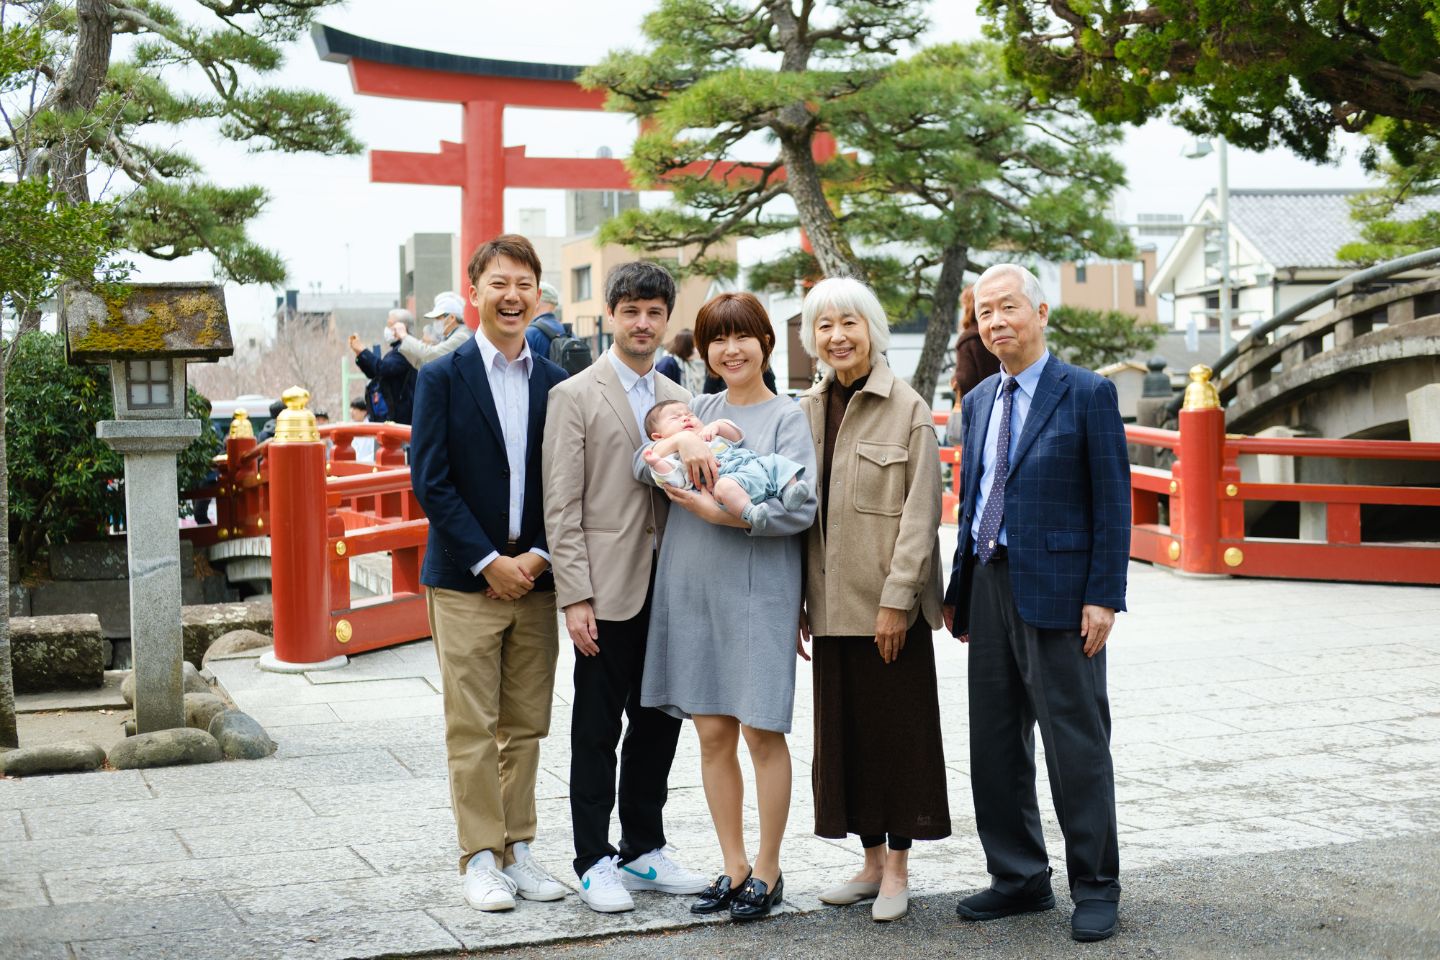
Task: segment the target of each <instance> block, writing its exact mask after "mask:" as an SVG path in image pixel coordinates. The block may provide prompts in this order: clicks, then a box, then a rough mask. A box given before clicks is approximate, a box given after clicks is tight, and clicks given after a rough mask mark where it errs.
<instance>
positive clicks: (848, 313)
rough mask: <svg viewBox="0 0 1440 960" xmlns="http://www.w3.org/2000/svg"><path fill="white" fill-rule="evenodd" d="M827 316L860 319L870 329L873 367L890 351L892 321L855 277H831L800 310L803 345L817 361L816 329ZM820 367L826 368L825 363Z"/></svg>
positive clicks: (875, 298) (814, 289)
mask: <svg viewBox="0 0 1440 960" xmlns="http://www.w3.org/2000/svg"><path fill="white" fill-rule="evenodd" d="M826 314H831V315H834V316H835V317H837V318H839V317H858V318H859V319H861V320H864V321H865V325H866V326H867V327H869V328H870V363H871V365H872V366H873V365H874V363H875V360H876V358H878V357H879V356H880V355H881V354H883V353H884V352H885V351H886V350H888V349H889V348H890V320H889V318H888V317H886V316H885V308H884V307H882V306H880V298H879V297H877V296H875V291H874V290H871V289H870V288H869V287H867V286H866V285H865V284H863V283H861V282H860V281H859V280H856V279H855V278H853V277H829V278H827V279H825V280H821V281H820V282H819V283H817V284H815V286H813V287H811V288H810V292H809V293H807V294H806V295H805V305H804V306H803V307H802V308H801V310H800V345H801V346H802V347H804V348H805V352H806V353H808V354H810V356H812V357H814V358H815V359H816V360H820V355H819V353H818V352H817V350H816V347H815V325H816V324H817V323H819V322H820V318H821V317H823V316H825V315H826ZM820 365H821V366H825V363H824V361H823V360H821V361H820Z"/></svg>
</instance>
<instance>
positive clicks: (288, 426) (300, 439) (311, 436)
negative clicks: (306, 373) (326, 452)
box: [275, 387, 320, 443]
mask: <svg viewBox="0 0 1440 960" xmlns="http://www.w3.org/2000/svg"><path fill="white" fill-rule="evenodd" d="M280 399H281V400H283V401H285V409H284V410H281V411H280V416H278V417H276V418H275V442H276V443H319V442H320V430H319V428H318V427H316V425H315V414H314V413H313V412H312V411H311V410H309V409H307V407H308V405H309V403H310V391H309V390H306V389H305V388H304V387H291V388H290V389H289V390H286V391H285V392H284V393H282V394H280Z"/></svg>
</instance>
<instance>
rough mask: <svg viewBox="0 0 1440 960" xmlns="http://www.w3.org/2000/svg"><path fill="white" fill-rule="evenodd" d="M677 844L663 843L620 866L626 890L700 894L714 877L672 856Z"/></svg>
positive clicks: (621, 878) (621, 877)
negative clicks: (707, 876)
mask: <svg viewBox="0 0 1440 960" xmlns="http://www.w3.org/2000/svg"><path fill="white" fill-rule="evenodd" d="M673 849H674V848H673V847H661V848H660V849H658V850H651V851H650V852H649V853H647V854H644V855H643V856H639V857H636V858H635V859H634V860H631V861H630V862H629V863H627V864H625V866H623V867H621V868H620V882H621V883H623V884H625V889H626V890H658V891H659V892H660V893H679V894H696V893H701V892H703V891H704V889H705V888H706V887H707V886H709V884H710V881H709V880H707V879H706V878H705V877H703V876H701V875H700V874H698V873H696V872H694V871H693V870H687V869H686V868H684V867H682V866H680V864H678V863H676V862H675V861H674V860H671V859H670V851H672V850H673Z"/></svg>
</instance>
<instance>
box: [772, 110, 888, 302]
mask: <svg viewBox="0 0 1440 960" xmlns="http://www.w3.org/2000/svg"><path fill="white" fill-rule="evenodd" d="M810 151H811V138H810V137H808V136H801V135H787V136H782V137H781V138H780V157H781V159H782V160H784V161H785V178H786V182H787V183H788V184H789V185H790V196H791V198H792V199H793V200H794V201H795V209H796V210H797V211H798V212H799V214H800V228H801V229H802V230H804V231H805V236H806V238H807V239H808V240H809V241H810V248H811V250H813V251H814V253H815V259H816V261H817V262H819V264H820V270H821V272H822V273H824V274H825V276H827V277H854V278H855V279H857V280H866V279H868V278H867V277H866V271H865V268H864V267H863V266H862V265H861V264H860V261H859V260H857V259H856V257H855V252H854V251H853V250H851V249H850V242H849V241H848V240H846V239H845V234H844V233H843V232H842V231H841V229H840V225H839V224H838V223H836V222H835V211H834V210H831V209H830V203H829V201H827V200H826V199H825V188H824V186H823V185H822V184H821V182H820V171H819V170H818V169H817V168H816V166H815V157H814V155H813V154H812V153H811V152H810Z"/></svg>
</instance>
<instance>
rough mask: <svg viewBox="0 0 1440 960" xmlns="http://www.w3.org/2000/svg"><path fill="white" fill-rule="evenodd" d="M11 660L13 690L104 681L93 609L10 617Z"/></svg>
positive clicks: (64, 687) (73, 686)
mask: <svg viewBox="0 0 1440 960" xmlns="http://www.w3.org/2000/svg"><path fill="white" fill-rule="evenodd" d="M10 663H11V669H12V671H13V674H14V677H15V692H16V693H43V692H45V691H47V690H67V689H84V688H87V687H98V686H100V685H101V684H103V683H104V682H105V643H104V638H103V637H102V636H101V634H100V621H99V619H98V618H97V617H96V616H95V614H93V613H72V614H68V615H65V616H53V617H12V618H11V620H10Z"/></svg>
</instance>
